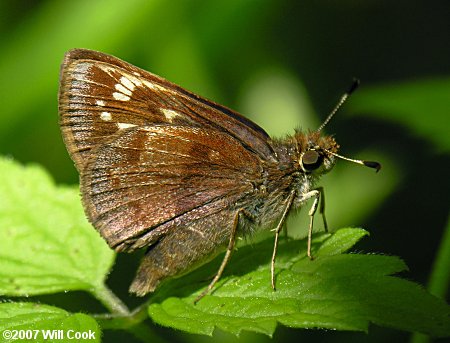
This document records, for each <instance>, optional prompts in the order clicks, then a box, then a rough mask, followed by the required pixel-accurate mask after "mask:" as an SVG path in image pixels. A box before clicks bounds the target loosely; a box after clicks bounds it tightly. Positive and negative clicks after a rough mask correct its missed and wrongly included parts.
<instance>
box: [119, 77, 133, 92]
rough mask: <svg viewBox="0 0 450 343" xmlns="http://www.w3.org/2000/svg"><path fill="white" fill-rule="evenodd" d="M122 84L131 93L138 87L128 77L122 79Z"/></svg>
mask: <svg viewBox="0 0 450 343" xmlns="http://www.w3.org/2000/svg"><path fill="white" fill-rule="evenodd" d="M120 83H121V84H122V85H124V87H126V88H128V89H129V90H130V91H131V92H132V91H134V88H135V87H136V86H135V85H134V83H133V82H131V80H130V79H129V78H128V77H125V76H122V77H121V78H120Z"/></svg>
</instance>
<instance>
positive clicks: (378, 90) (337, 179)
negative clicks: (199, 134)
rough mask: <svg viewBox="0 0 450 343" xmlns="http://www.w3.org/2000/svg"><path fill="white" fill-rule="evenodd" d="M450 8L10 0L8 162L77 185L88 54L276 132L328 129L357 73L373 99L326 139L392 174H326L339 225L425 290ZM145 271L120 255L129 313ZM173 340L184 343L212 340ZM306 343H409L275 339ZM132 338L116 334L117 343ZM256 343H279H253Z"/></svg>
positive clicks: (252, 0)
mask: <svg viewBox="0 0 450 343" xmlns="http://www.w3.org/2000/svg"><path fill="white" fill-rule="evenodd" d="M449 11H450V3H449V2H448V1H446V0H437V1H433V3H432V4H430V2H427V1H423V0H419V1H415V2H413V3H412V2H410V1H405V0H403V1H402V0H401V1H396V2H391V1H387V0H381V1H364V2H360V1H354V0H343V1H339V2H334V1H327V0H320V1H314V2H303V1H295V0H281V1H279V0H259V1H256V0H247V1H242V0H228V1H225V0H222V1H206V0H191V1H182V0H175V1H163V0H129V1H120V0H115V1H107V0H97V1H88V0H79V1H55V0H53V1H51V0H45V1H36V0H35V1H28V0H15V1H12V0H9V1H2V2H0V47H1V48H0V49H1V52H2V53H1V54H0V75H2V76H1V77H0V94H1V103H2V105H3V106H2V111H1V114H0V116H1V119H2V120H1V121H0V154H2V155H7V156H10V157H12V158H14V159H16V160H18V161H21V162H29V161H32V162H36V163H39V164H41V165H43V166H44V167H45V168H46V169H47V170H49V171H50V172H51V173H52V175H53V176H54V178H55V179H56V180H57V182H58V183H67V184H75V183H77V180H78V176H77V173H76V171H75V168H74V167H73V164H72V162H71V161H70V159H69V157H68V155H67V153H66V151H65V147H64V145H63V144H62V140H61V137H60V133H59V128H58V114H57V88H58V72H59V65H60V63H61V60H62V57H63V54H64V52H65V51H67V50H68V49H70V48H74V47H83V48H90V49H94V50H100V51H103V52H107V53H111V54H114V55H116V56H118V57H120V58H122V59H125V60H127V61H129V62H131V63H133V64H135V65H138V66H140V67H142V68H144V69H147V70H150V71H152V72H154V73H156V74H159V75H161V76H163V77H165V78H167V79H169V80H171V81H173V82H176V83H178V84H180V85H181V86H183V87H185V88H187V89H189V90H192V91H194V92H197V93H199V94H201V95H204V96H206V97H209V98H211V99H213V100H215V101H217V102H220V103H223V104H225V105H227V106H229V107H232V108H234V109H236V110H239V111H241V112H242V113H244V114H246V115H248V116H249V117H250V118H251V119H252V120H254V121H255V122H257V123H258V124H260V125H261V126H262V127H264V128H265V129H266V130H267V131H268V132H269V133H270V134H273V135H283V134H285V133H292V132H293V129H294V128H295V127H302V128H311V129H314V128H316V127H317V126H318V125H319V123H320V122H321V120H323V118H324V117H325V116H326V114H327V113H328V112H329V111H330V109H331V108H332V107H333V106H334V104H335V102H336V101H337V99H338V98H339V96H340V94H341V93H342V92H343V91H344V90H345V89H346V88H347V86H348V85H349V84H350V82H351V79H352V77H354V76H356V77H358V78H360V79H361V80H362V86H361V88H362V89H361V90H360V91H358V92H356V93H355V94H354V95H353V97H352V98H351V99H350V101H349V103H348V104H347V105H346V106H344V108H343V109H342V110H341V111H340V113H338V115H337V116H336V118H334V119H333V121H332V122H330V123H329V124H328V126H327V128H326V131H327V132H329V133H334V134H335V136H336V139H337V140H338V142H339V143H340V145H341V153H342V154H344V155H346V156H350V157H354V158H367V159H371V160H373V159H377V160H379V161H380V162H381V163H382V165H383V169H382V170H381V171H380V173H378V174H376V175H375V174H373V173H372V172H371V171H370V170H369V171H368V170H365V169H364V168H359V167H358V166H354V165H351V164H348V163H346V162H344V161H342V162H341V163H339V164H338V165H337V167H336V168H335V170H334V171H333V172H332V173H330V175H326V176H325V177H324V182H323V184H324V185H325V186H326V188H325V190H326V195H327V214H329V215H328V217H329V218H328V221H329V224H330V225H331V227H332V228H335V227H339V226H342V225H361V226H363V227H365V228H367V229H368V230H369V231H370V232H371V233H372V235H371V238H370V239H368V240H366V241H365V242H363V244H362V246H363V249H364V250H367V251H383V252H386V253H388V254H394V255H398V256H401V257H402V258H404V259H405V260H406V262H407V264H408V265H409V266H410V268H411V271H410V272H409V273H408V277H409V278H411V279H413V280H416V281H419V282H421V283H426V281H427V278H428V276H429V274H430V272H431V268H432V265H433V260H434V258H435V254H436V251H437V250H438V248H439V242H440V239H441V236H442V235H443V231H444V228H445V227H446V223H447V218H448V214H449V204H450V201H449V194H450V182H449V178H448V171H449V167H450V155H449V151H450V146H449V140H448V132H449V129H450V125H449V123H450V119H449V118H450V116H449V114H450V113H448V112H449V108H450V106H449V102H450V101H449V99H450V96H449V95H450V93H449V88H450V86H449V83H450V81H449V75H450V64H449V63H448V61H449V60H450V45H449V44H448V37H449V34H450V28H449V25H448V13H449ZM305 212H306V211H305ZM305 217H306V216H305V215H302V214H301V215H300V216H298V217H296V218H292V219H291V220H290V222H289V232H291V233H292V235H294V236H297V235H300V236H301V235H304V230H301V228H304V227H305V225H304V223H305ZM317 222H318V223H320V221H317ZM138 258H139V256H129V255H125V254H120V255H119V256H118V261H117V263H118V265H117V266H116V268H115V269H114V272H113V273H112V274H111V275H110V282H111V284H116V283H118V284H119V286H118V288H117V289H116V290H115V291H116V292H117V293H118V294H120V295H121V297H122V298H123V299H126V300H127V302H128V303H129V305H130V306H133V305H136V304H138V303H139V301H137V300H136V299H135V298H132V297H128V296H127V292H126V289H127V286H128V283H129V280H130V279H131V278H132V274H133V268H132V267H131V266H133V267H134V266H136V264H137V261H138ZM443 296H444V294H443ZM73 297H74V298H73V300H72V301H71V302H70V304H67V303H64V301H65V300H61V299H60V298H58V297H56V296H55V297H48V298H45V299H44V298H42V301H43V302H44V301H45V303H48V304H50V305H58V306H61V307H63V308H67V309H68V310H71V311H78V310H80V309H82V306H80V304H82V303H83V301H86V299H85V298H83V295H82V294H77V293H74V294H73ZM77 299H81V300H80V301H78V300H77ZM158 330H160V331H161V336H162V337H164V335H168V336H167V337H170V339H171V340H176V341H180V342H189V341H194V340H195V341H196V342H198V341H201V340H205V341H208V342H209V341H210V340H208V339H204V338H201V339H199V338H198V337H197V336H188V335H183V334H178V333H174V332H173V331H166V330H164V329H158ZM174 335H176V338H174ZM294 337H295V338H296V339H304V340H308V339H311V340H314V339H320V340H321V341H322V342H340V341H345V342H350V341H352V340H353V341H357V342H361V341H368V342H379V341H385V342H388V341H395V342H400V341H407V340H408V336H407V335H406V334H403V333H398V332H393V331H388V330H385V329H383V330H382V329H379V328H370V330H369V335H368V336H365V335H361V334H354V333H335V332H309V331H299V330H289V329H279V330H277V331H276V333H275V335H274V340H275V341H282V340H284V341H285V340H290V339H292V338H294ZM121 338H123V337H120V336H119V335H117V334H115V333H114V332H113V333H108V332H106V333H105V341H107V342H113V341H115V340H116V339H118V340H120V339H121ZM126 339H127V340H128V341H130V340H131V339H132V338H131V337H129V336H127V337H126ZM214 339H215V341H219V342H220V341H222V340H223V341H230V340H232V338H231V337H229V336H227V335H225V334H222V333H217V334H216V336H215V338H214ZM256 340H258V341H260V342H264V341H268V340H267V339H266V338H263V337H260V336H254V335H252V334H248V335H246V334H244V335H243V336H242V337H241V338H240V339H239V341H252V342H254V341H256Z"/></svg>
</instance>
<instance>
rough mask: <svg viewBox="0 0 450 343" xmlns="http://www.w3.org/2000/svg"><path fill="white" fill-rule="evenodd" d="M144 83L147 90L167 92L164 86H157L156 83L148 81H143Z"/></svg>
mask: <svg viewBox="0 0 450 343" xmlns="http://www.w3.org/2000/svg"><path fill="white" fill-rule="evenodd" d="M142 82H143V83H144V85H145V86H146V87H147V88H150V89H153V90H159V91H167V89H166V88H164V87H163V86H160V85H157V84H156V83H153V82H150V81H148V80H144V79H143V80H142Z"/></svg>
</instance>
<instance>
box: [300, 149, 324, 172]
mask: <svg viewBox="0 0 450 343" xmlns="http://www.w3.org/2000/svg"><path fill="white" fill-rule="evenodd" d="M322 162H323V156H322V155H321V154H319V153H318V152H317V151H315V150H308V151H307V152H305V153H304V154H303V156H302V166H303V169H304V170H305V171H309V172H310V171H313V170H316V169H317V168H319V167H320V166H321V165H322Z"/></svg>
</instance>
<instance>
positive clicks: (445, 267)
mask: <svg viewBox="0 0 450 343" xmlns="http://www.w3.org/2000/svg"><path fill="white" fill-rule="evenodd" d="M449 282H450V217H449V218H448V220H447V228H446V230H445V232H444V235H443V237H442V240H441V244H440V246H439V249H438V252H437V254H436V258H435V260H434V264H433V269H432V271H431V275H430V279H429V280H428V287H427V288H428V290H429V291H430V293H432V294H434V295H435V296H437V297H440V298H443V299H445V298H446V296H447V292H448V287H449Z"/></svg>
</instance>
